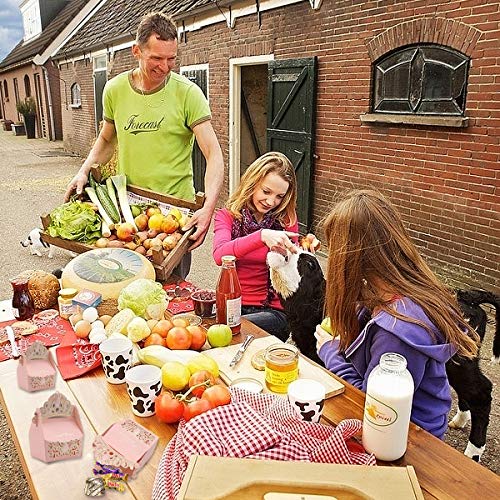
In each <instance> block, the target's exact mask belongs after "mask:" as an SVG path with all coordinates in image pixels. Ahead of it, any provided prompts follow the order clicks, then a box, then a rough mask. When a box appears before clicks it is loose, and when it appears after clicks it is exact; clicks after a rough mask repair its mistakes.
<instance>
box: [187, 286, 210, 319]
mask: <svg viewBox="0 0 500 500" xmlns="http://www.w3.org/2000/svg"><path fill="white" fill-rule="evenodd" d="M191 300H192V301H193V305H194V312H195V313H196V314H198V315H199V316H201V317H202V318H213V317H214V316H215V291H214V290H196V292H193V293H192V294H191Z"/></svg>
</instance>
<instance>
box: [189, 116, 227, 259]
mask: <svg viewBox="0 0 500 500" xmlns="http://www.w3.org/2000/svg"><path fill="white" fill-rule="evenodd" d="M193 132H194V135H195V137H196V141H197V142H198V146H199V147H200V149H201V152H202V153H203V156H204V157H205V159H206V161H207V170H206V172H205V203H204V205H203V207H202V208H201V209H200V210H197V211H196V212H195V213H194V214H193V217H192V218H191V220H190V221H189V222H188V223H187V224H186V226H185V227H184V229H189V228H191V227H193V226H196V231H195V232H194V233H193V234H192V235H191V237H190V238H191V239H192V240H194V243H193V244H192V245H191V247H190V248H189V250H194V249H195V248H196V247H198V246H200V245H201V244H202V243H203V241H204V240H205V236H206V234H207V231H208V228H209V227H210V222H211V220H212V215H213V213H214V210H215V205H216V204H217V200H218V198H219V194H220V191H221V189H222V182H223V180H224V160H223V158H222V151H221V149H220V145H219V141H218V140H217V136H216V135H215V132H214V129H213V127H212V123H211V122H210V120H207V121H204V122H202V123H199V124H198V125H196V126H194V127H193Z"/></svg>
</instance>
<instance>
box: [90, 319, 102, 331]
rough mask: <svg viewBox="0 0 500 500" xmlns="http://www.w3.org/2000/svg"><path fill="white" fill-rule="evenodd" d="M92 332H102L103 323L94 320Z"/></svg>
mask: <svg viewBox="0 0 500 500" xmlns="http://www.w3.org/2000/svg"><path fill="white" fill-rule="evenodd" d="M92 330H104V323H103V322H102V321H101V320H100V319H96V320H95V321H94V322H93V323H92Z"/></svg>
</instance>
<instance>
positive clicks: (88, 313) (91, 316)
mask: <svg viewBox="0 0 500 500" xmlns="http://www.w3.org/2000/svg"><path fill="white" fill-rule="evenodd" d="M98 317H99V313H98V312H97V309H96V308H95V307H87V309H85V310H84V311H83V313H82V318H83V319H84V320H86V321H88V322H89V323H93V322H94V321H95V320H96V319H97V318H98Z"/></svg>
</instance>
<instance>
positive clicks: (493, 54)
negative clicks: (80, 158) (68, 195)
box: [63, 0, 500, 292]
mask: <svg viewBox="0 0 500 500" xmlns="http://www.w3.org/2000/svg"><path fill="white" fill-rule="evenodd" d="M499 22H500V4H499V2H497V1H494V2H493V1H490V2H487V1H484V0H468V1H464V0H461V1H458V0H456V1H445V0H441V1H436V0H413V1H399V0H386V1H382V0H380V1H375V0H374V1H359V0H336V1H335V2H323V4H322V7H321V9H320V10H319V11H313V10H312V9H311V8H310V5H309V3H308V2H301V3H299V4H294V5H291V6H288V7H284V8H280V9H275V10H272V11H268V12H264V13H262V14H261V27H260V28H259V26H258V20H257V16H256V15H252V16H247V17H245V18H238V19H237V21H236V25H235V27H234V29H232V30H231V29H229V28H228V27H227V25H226V24H225V23H220V24H218V25H215V26H208V27H205V28H203V29H202V30H199V31H195V32H192V33H188V36H187V43H184V42H181V43H180V45H179V56H180V62H181V64H182V65H191V64H201V63H209V79H210V81H209V89H210V103H211V107H212V113H213V125H214V128H215V130H216V133H217V135H218V137H219V141H220V144H221V147H222V150H223V152H224V156H225V160H226V165H227V164H228V121H229V107H228V93H229V79H228V74H229V59H230V58H235V57H243V56H257V55H262V54H271V53H273V54H274V57H275V59H293V58H299V57H312V56H317V57H318V86H317V110H316V112H317V116H316V118H317V119H316V141H315V153H316V155H317V156H318V158H317V159H316V162H315V166H314V168H315V173H314V185H315V192H314V206H313V219H314V227H313V230H315V231H316V232H318V233H319V234H321V226H320V221H321V220H322V219H323V217H324V216H325V215H326V214H327V213H328V211H329V208H330V207H331V204H332V200H335V199H337V198H338V197H339V196H340V195H341V194H342V192H344V191H345V190H347V189H350V188H353V187H356V188H361V187H374V188H377V189H379V190H381V191H382V192H383V193H384V194H386V195H388V196H389V197H390V198H391V199H392V200H393V202H394V203H395V204H396V205H397V206H398V208H399V210H400V211H401V213H402V215H403V217H404V220H405V222H406V224H407V226H408V227H409V229H410V232H411V235H412V237H413V238H414V240H415V242H416V243H417V245H418V246H419V248H420V250H421V251H422V253H423V255H425V257H426V258H427V260H428V261H429V262H430V263H431V264H432V265H433V267H434V268H435V269H436V270H437V271H438V272H439V273H440V274H441V275H442V276H443V277H445V278H447V280H448V281H449V282H450V284H461V285H474V286H478V287H482V288H486V289H491V290H494V291H496V292H500V290H499V288H500V287H499V283H500V259H498V253H499V250H500V241H499V240H500V238H499V235H500V221H499V208H500V201H499V199H500V198H499V189H500V169H499V168H498V165H499V163H500V162H499V160H500V58H499V57H498V48H499V47H500V25H499ZM422 41H423V42H433V43H443V44H447V45H449V46H451V47H453V48H455V49H457V50H461V51H463V52H464V53H466V54H468V55H469V56H470V57H471V58H472V64H471V69H470V75H469V86H468V94H467V110H466V115H467V116H468V117H469V126H468V127H467V128H464V129H457V128H443V127H432V126H408V125H380V124H378V125H374V124H371V125H368V124H362V123H361V121H360V118H359V117H360V115H361V114H362V113H366V112H368V111H369V110H370V107H369V106H370V78H371V63H372V61H373V60H375V59H376V58H377V57H379V56H380V55H382V54H384V53H386V52H387V51H390V50H392V49H394V48H397V47H399V46H402V45H405V44H409V43H416V42H422ZM79 65H81V64H80V63H77V64H76V65H75V67H76V68H78V67H79ZM133 65H134V64H133V60H132V58H131V57H130V55H129V50H127V51H123V53H118V54H116V55H115V58H114V60H113V61H112V71H111V73H112V74H116V73H118V72H119V71H121V69H122V68H123V69H125V68H127V67H132V66H133ZM73 71H76V69H73ZM83 75H84V73H83V72H82V74H81V76H83ZM85 76H86V77H88V73H85ZM63 78H65V79H66V81H69V80H68V78H66V77H65V76H63ZM88 81H90V82H91V79H89V80H88ZM81 111H82V113H90V110H87V111H85V110H84V104H83V88H82V110H81ZM92 113H93V107H92ZM65 116H66V115H63V120H64V124H65V125H64V131H65V135H66V134H67V133H69V134H73V137H72V138H71V139H68V138H67V137H66V136H65V143H66V142H67V143H68V144H78V145H79V147H84V146H87V147H88V145H89V144H90V142H91V141H90V138H91V135H85V134H87V132H85V131H81V132H80V133H81V134H82V135H85V140H84V141H83V143H82V140H81V139H79V138H77V137H74V132H73V130H72V127H71V122H69V121H67V120H66V119H65ZM75 124H76V122H75ZM78 127H80V124H78ZM68 128H69V130H68ZM70 149H71V148H70ZM73 150H74V149H73ZM225 189H226V192H227V176H226V187H225Z"/></svg>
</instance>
